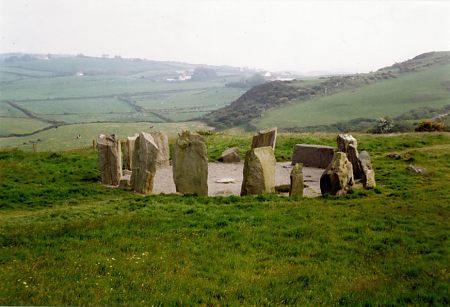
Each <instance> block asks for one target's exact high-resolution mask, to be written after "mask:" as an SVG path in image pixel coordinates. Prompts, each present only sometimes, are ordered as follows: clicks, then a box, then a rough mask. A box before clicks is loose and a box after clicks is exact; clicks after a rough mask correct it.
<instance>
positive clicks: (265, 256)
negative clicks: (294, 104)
mask: <svg viewBox="0 0 450 307" xmlns="http://www.w3.org/2000/svg"><path fill="white" fill-rule="evenodd" d="M58 129H60V128H58ZM355 136H356V138H357V139H358V141H359V146H358V147H359V148H360V149H361V150H362V149H365V150H368V151H369V152H370V154H371V156H372V162H373V165H374V167H375V172H376V178H377V188H376V189H374V190H355V191H353V193H350V194H348V195H347V196H346V197H341V198H334V197H322V198H317V199H303V198H287V197H280V196H277V195H263V196H257V197H252V196H248V197H236V196H233V197H214V198H213V197H210V198H205V197H195V196H178V195H160V196H145V197H144V196H141V195H135V194H133V193H131V192H127V191H123V190H119V189H111V188H107V187H104V186H101V185H100V184H99V183H98V181H99V170H98V165H97V157H96V152H95V151H92V150H89V149H85V150H73V151H68V152H42V153H32V152H24V151H18V150H13V151H9V150H6V151H5V150H3V151H0V245H1V248H0V276H2V282H1V283H0V293H1V295H0V305H77V306H81V305H86V306H112V305H133V306H149V305H297V306H299V305H303V306H304V305H351V306H363V305H364V306H366V305H367V306H372V305H408V306H424V305H434V306H445V305H448V304H449V290H450V288H449V283H448V281H449V278H450V272H449V265H450V248H449V246H450V242H449V233H450V222H449V221H450V184H449V182H450V175H449V172H448V170H449V169H450V134H449V133H423V134H418V133H417V134H399V135H389V136H374V135H364V134H361V135H355ZM334 139H335V135H334V134H281V135H280V136H279V138H278V141H277V148H276V157H277V160H278V161H288V160H289V159H290V155H291V151H292V145H293V144H295V143H318V144H326V145H334V142H335V141H334ZM250 140H251V135H249V134H242V135H226V134H211V135H207V136H206V141H207V144H208V153H209V158H210V160H211V161H213V160H215V159H217V157H218V155H219V154H220V152H221V151H222V150H223V149H224V148H226V147H230V146H240V148H241V153H243V152H245V150H246V149H247V148H249V146H250ZM392 152H396V153H398V154H399V158H398V159H394V158H391V157H389V156H388V154H389V153H392ZM410 164H413V165H416V166H421V167H425V168H426V169H427V170H428V171H429V174H428V175H425V176H424V175H418V174H414V173H411V172H409V171H407V170H406V169H405V167H406V166H407V165H410Z"/></svg>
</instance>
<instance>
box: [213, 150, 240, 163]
mask: <svg viewBox="0 0 450 307" xmlns="http://www.w3.org/2000/svg"><path fill="white" fill-rule="evenodd" d="M218 160H219V161H220V162H223V163H235V162H241V157H240V156H239V147H232V148H228V149H226V150H225V151H224V152H222V155H221V156H220V158H219V159H218Z"/></svg>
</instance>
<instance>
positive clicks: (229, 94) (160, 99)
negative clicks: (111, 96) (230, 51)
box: [134, 87, 245, 110]
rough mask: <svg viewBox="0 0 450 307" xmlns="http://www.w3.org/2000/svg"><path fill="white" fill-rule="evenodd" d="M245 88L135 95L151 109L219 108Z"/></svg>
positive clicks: (137, 101) (241, 92) (237, 96)
mask: <svg viewBox="0 0 450 307" xmlns="http://www.w3.org/2000/svg"><path fill="white" fill-rule="evenodd" d="M244 92H245V90H242V89H236V88H227V87H221V88H211V89H200V90H191V91H185V92H180V93H174V94H160V95H158V94H157V95H146V96H138V97H134V98H135V101H136V103H137V104H138V105H140V106H142V107H144V108H146V109H151V110H161V109H162V110H166V109H174V110H177V109H189V110H204V109H209V110H211V109H218V108H220V107H223V106H225V105H228V104H229V103H230V102H232V101H233V100H236V99H237V98H239V96H241V95H242V94H244Z"/></svg>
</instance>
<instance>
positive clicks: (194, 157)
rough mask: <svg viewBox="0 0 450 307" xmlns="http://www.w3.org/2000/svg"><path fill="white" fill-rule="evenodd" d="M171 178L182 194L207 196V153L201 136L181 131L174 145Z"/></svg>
mask: <svg viewBox="0 0 450 307" xmlns="http://www.w3.org/2000/svg"><path fill="white" fill-rule="evenodd" d="M173 180H174V182H175V188H176V191H177V192H179V193H182V194H198V195H202V196H208V155H207V149H206V144H205V141H204V139H203V137H202V136H201V135H199V134H197V133H190V132H189V131H183V132H182V133H181V135H179V137H178V139H177V141H176V143H175V145H174V155H173Z"/></svg>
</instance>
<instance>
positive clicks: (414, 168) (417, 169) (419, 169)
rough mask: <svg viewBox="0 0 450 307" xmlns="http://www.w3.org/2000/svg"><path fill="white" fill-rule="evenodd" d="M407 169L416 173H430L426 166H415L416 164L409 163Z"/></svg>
mask: <svg viewBox="0 0 450 307" xmlns="http://www.w3.org/2000/svg"><path fill="white" fill-rule="evenodd" d="M406 170H408V171H410V172H413V173H415V174H419V175H428V174H429V172H428V170H427V169H426V168H424V167H420V166H415V165H408V166H407V167H406Z"/></svg>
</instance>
